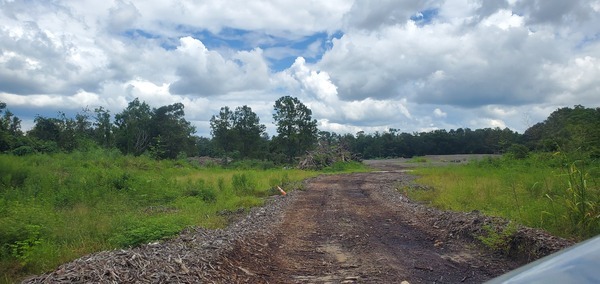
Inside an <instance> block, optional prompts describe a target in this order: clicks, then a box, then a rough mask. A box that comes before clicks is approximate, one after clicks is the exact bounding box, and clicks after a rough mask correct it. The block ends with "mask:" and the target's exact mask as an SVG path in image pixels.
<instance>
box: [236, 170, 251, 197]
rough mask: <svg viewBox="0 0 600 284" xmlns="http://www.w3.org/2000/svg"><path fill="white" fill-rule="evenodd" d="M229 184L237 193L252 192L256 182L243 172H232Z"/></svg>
mask: <svg viewBox="0 0 600 284" xmlns="http://www.w3.org/2000/svg"><path fill="white" fill-rule="evenodd" d="M231 185H232V187H233V190H234V191H235V192H236V193H238V194H239V193H242V194H252V193H253V192H254V190H255V189H256V183H255V182H254V181H253V180H251V178H250V177H249V175H247V174H245V173H242V174H234V175H233V176H232V177H231Z"/></svg>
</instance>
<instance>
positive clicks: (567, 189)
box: [408, 153, 600, 239]
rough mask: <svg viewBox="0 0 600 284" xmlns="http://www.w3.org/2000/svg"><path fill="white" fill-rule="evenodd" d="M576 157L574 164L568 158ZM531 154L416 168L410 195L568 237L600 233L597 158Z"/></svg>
mask: <svg viewBox="0 0 600 284" xmlns="http://www.w3.org/2000/svg"><path fill="white" fill-rule="evenodd" d="M569 161H571V162H569ZM572 161H573V157H571V156H567V155H551V154H550V155H549V154H545V153H532V154H530V156H529V157H528V158H525V159H514V158H512V157H511V155H506V156H505V157H503V158H490V159H483V160H481V161H478V162H472V163H470V164H467V165H462V166H455V167H435V168H422V169H418V170H417V174H418V175H420V178H419V179H418V182H419V183H422V184H425V185H427V188H433V190H418V189H409V190H408V193H409V196H411V197H412V198H415V199H417V200H422V201H426V202H430V203H431V204H432V205H434V206H436V207H439V208H442V209H444V210H457V211H466V212H469V211H472V210H479V211H482V212H484V213H486V214H489V215H493V216H502V217H505V218H508V219H510V220H514V221H516V222H518V223H520V224H523V225H526V226H530V227H538V228H543V229H545V230H547V231H549V232H551V233H553V234H556V235H559V236H564V237H575V238H579V239H585V238H587V237H590V236H593V235H596V234H599V233H600V217H599V216H600V212H599V210H598V208H599V206H598V205H599V204H600V188H599V187H598V184H599V183H598V182H599V181H600V180H598V178H600V175H598V170H597V169H598V168H599V166H600V164H599V162H598V161H597V160H575V161H576V162H572Z"/></svg>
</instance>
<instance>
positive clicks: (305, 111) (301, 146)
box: [273, 96, 317, 162]
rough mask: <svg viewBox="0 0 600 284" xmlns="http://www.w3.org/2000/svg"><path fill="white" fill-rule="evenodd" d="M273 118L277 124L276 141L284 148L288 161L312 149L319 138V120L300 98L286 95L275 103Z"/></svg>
mask: <svg viewBox="0 0 600 284" xmlns="http://www.w3.org/2000/svg"><path fill="white" fill-rule="evenodd" d="M274 109H275V113H274V114H273V119H274V120H275V124H276V125H277V136H276V137H275V138H274V143H276V144H277V145H279V146H280V147H281V148H282V151H283V153H284V154H285V155H286V157H287V160H288V162H292V161H293V159H294V157H296V156H298V155H301V154H303V153H305V152H306V151H308V150H310V149H311V148H312V147H313V146H314V144H315V142H316V140H317V121H316V120H314V119H312V111H311V110H310V109H309V108H308V107H306V106H305V105H304V104H303V103H302V102H300V100H299V99H298V98H294V97H291V96H284V97H281V98H279V99H278V100H277V101H276V102H275V105H274Z"/></svg>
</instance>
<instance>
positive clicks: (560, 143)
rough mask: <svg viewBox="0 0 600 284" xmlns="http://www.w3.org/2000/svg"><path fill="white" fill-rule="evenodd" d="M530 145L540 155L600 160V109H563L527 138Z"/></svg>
mask: <svg viewBox="0 0 600 284" xmlns="http://www.w3.org/2000/svg"><path fill="white" fill-rule="evenodd" d="M523 138H524V141H525V143H526V145H527V146H528V147H530V148H532V149H535V150H538V151H546V152H553V151H562V152H576V151H580V152H585V153H588V154H589V155H590V156H592V157H595V158H598V157H600V108H595V109H594V108H585V107H583V106H581V105H576V106H574V107H573V108H568V107H565V108H560V109H557V110H556V111H554V112H553V113H551V114H550V116H549V117H548V118H547V119H546V120H545V121H543V122H540V123H537V124H535V125H534V126H532V127H530V128H529V129H527V130H526V131H525V133H524V134H523Z"/></svg>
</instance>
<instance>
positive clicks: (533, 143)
mask: <svg viewBox="0 0 600 284" xmlns="http://www.w3.org/2000/svg"><path fill="white" fill-rule="evenodd" d="M0 115H1V116H0V152H4V153H13V154H15V155H26V154H33V153H52V152H57V151H64V152H70V151H74V150H87V149H90V148H93V147H104V148H116V149H118V150H120V151H121V152H122V153H123V154H125V155H151V156H153V157H155V158H157V159H175V158H181V157H190V156H211V157H219V158H223V157H227V158H232V159H236V160H243V159H256V160H268V161H272V162H274V163H277V164H283V163H293V162H294V161H295V159H296V158H297V157H299V156H302V155H304V154H306V153H307V152H308V151H311V150H313V149H315V148H317V146H319V147H318V148H319V149H322V148H323V146H324V145H325V146H327V147H335V148H342V149H346V150H348V151H350V152H352V153H354V154H356V155H358V156H360V157H362V158H365V159H371V158H386V157H407V158H408V157H413V156H422V155H429V154H437V155H442V154H493V153H497V154H501V153H506V152H511V151H513V152H515V151H518V152H519V153H520V155H526V153H527V151H556V150H578V151H583V152H585V153H589V154H590V155H591V156H594V157H598V156H600V108H595V109H594V108H585V107H583V106H581V105H576V106H575V107H574V108H568V107H565V108H561V109H558V110H556V111H555V112H553V113H552V114H551V115H550V116H549V117H548V118H547V119H546V120H545V121H543V122H540V123H537V124H535V125H533V126H532V127H530V128H528V129H527V130H526V131H525V132H524V133H523V134H519V133H517V132H515V131H512V130H510V129H508V128H504V129H500V128H484V129H475V130H471V129H469V128H458V129H452V130H444V129H440V130H433V131H429V132H413V133H406V132H401V131H400V130H398V129H389V130H388V131H384V132H375V133H365V132H362V131H361V132H358V133H356V134H337V133H333V132H328V131H319V130H318V129H317V121H316V120H315V119H313V118H312V111H311V110H310V109H309V108H308V107H307V106H306V105H304V104H303V103H302V102H301V101H300V100H299V99H298V98H295V97H291V96H284V97H281V98H279V99H278V100H277V101H276V102H275V103H274V105H273V120H274V123H275V125H276V127H277V134H276V135H274V136H273V137H269V135H268V134H267V133H266V126H265V125H264V124H262V123H261V122H260V118H259V117H258V115H257V114H256V113H255V112H253V111H252V109H251V108H250V107H249V106H246V105H244V106H238V107H236V108H235V109H232V108H230V107H228V106H224V107H222V108H221V109H220V111H219V113H217V114H215V115H213V116H212V117H211V119H210V130H211V131H210V133H211V137H210V138H209V137H198V136H195V135H194V134H195V132H196V129H195V128H194V127H193V126H192V125H191V123H190V122H189V121H187V120H186V119H185V112H184V105H183V104H181V103H175V104H171V105H166V106H161V107H158V108H151V107H150V106H149V105H148V104H147V103H145V102H142V101H140V100H139V99H134V100H133V101H131V102H129V104H128V106H127V107H126V108H125V109H124V110H122V111H121V112H119V113H117V114H115V115H114V116H112V115H111V113H110V112H109V111H108V110H106V109H105V108H103V107H99V108H96V109H94V110H93V111H89V110H85V111H83V112H81V113H78V114H76V115H75V117H67V116H66V115H65V114H64V113H59V115H58V116H57V117H54V118H50V117H42V116H37V117H36V118H35V120H34V126H33V128H32V129H31V130H29V131H27V132H23V131H22V130H21V125H20V124H21V120H20V119H19V118H18V117H16V116H15V115H14V114H13V113H12V112H10V110H8V109H7V105H6V104H5V103H3V102H0Z"/></svg>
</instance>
